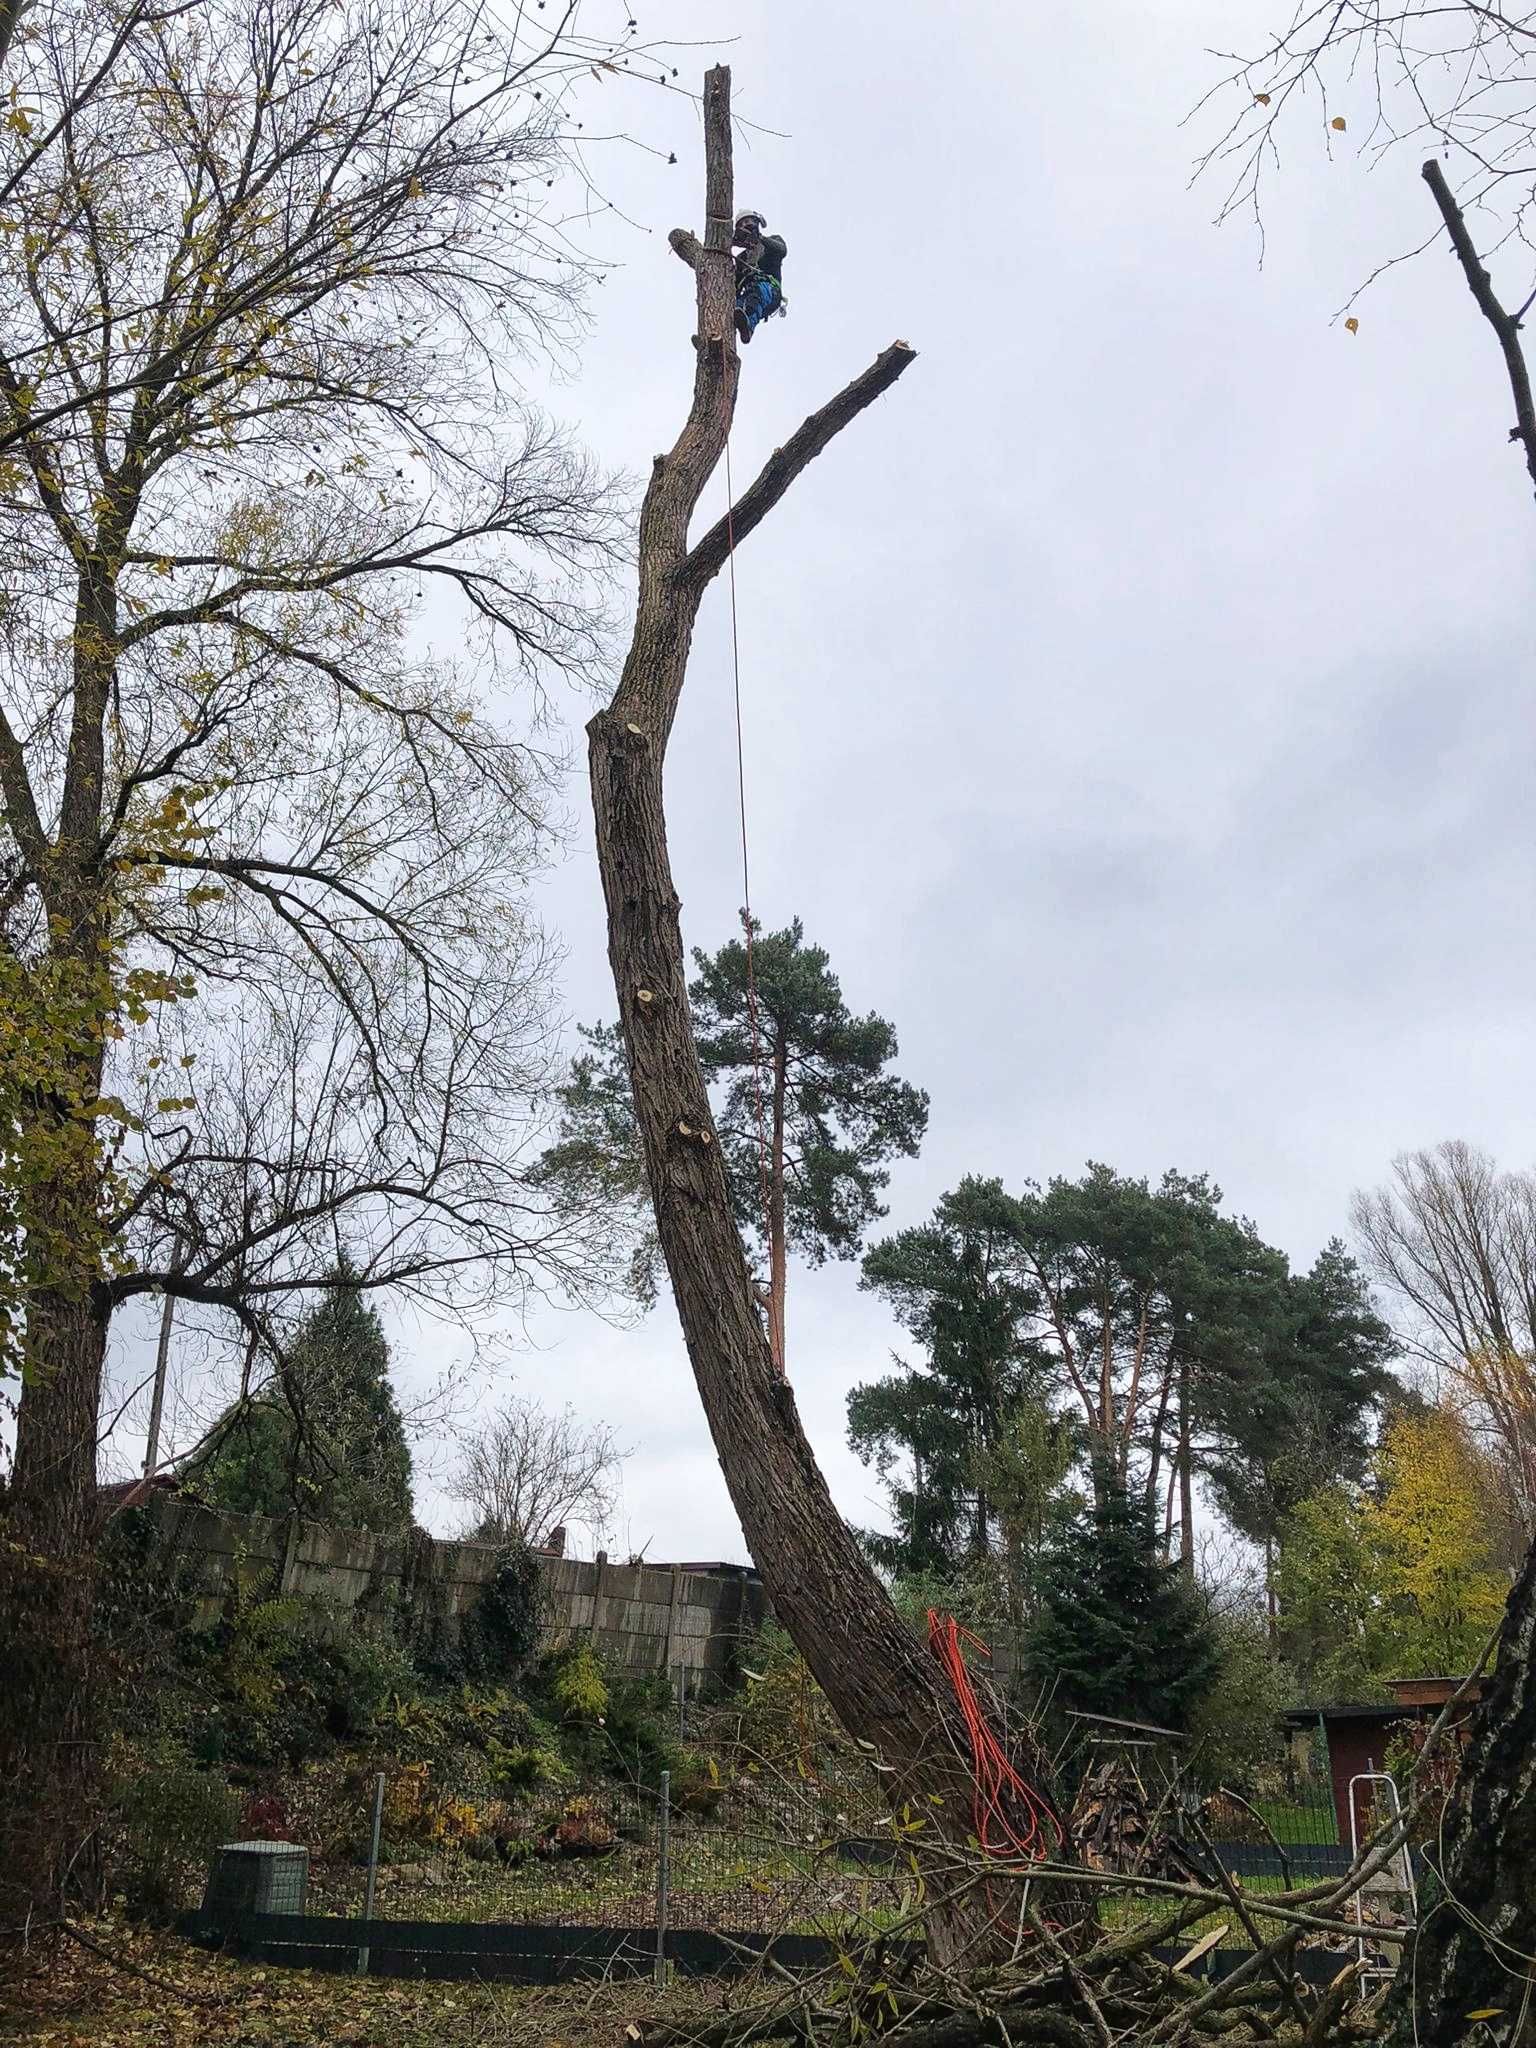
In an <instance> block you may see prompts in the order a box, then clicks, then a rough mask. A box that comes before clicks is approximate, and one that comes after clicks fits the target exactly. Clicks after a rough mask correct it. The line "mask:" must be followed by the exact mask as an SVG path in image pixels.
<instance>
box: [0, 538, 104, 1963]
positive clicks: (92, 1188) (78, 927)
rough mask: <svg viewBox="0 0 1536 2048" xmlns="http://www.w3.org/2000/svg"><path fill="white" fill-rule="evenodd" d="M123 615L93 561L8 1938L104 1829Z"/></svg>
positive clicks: (35, 1403) (28, 1309)
mask: <svg viewBox="0 0 1536 2048" xmlns="http://www.w3.org/2000/svg"><path fill="white" fill-rule="evenodd" d="M116 603H117V600H116V591H115V586H114V583H113V575H112V569H111V566H110V564H109V563H108V561H107V560H106V558H105V557H104V556H103V555H102V554H100V553H97V554H93V555H92V556H91V557H90V559H89V560H88V561H87V562H86V563H85V564H84V565H83V566H82V568H81V570H80V574H79V581H78V588H77V593H76V603H75V617H74V635H73V646H72V661H73V671H74V693H73V713H72V718H71V725H70V736H69V747H68V754H67V759H66V766H65V775H64V787H63V793H62V797H61V801H60V806H59V827H58V837H57V840H56V842H55V844H54V845H53V846H52V847H51V848H50V849H49V854H50V859H49V863H48V870H47V879H46V881H45V882H44V884H43V893H44V900H45V902H46V905H47V909H48V912H49V924H50V948H49V956H48V964H49V965H50V966H51V967H52V968H54V969H55V970H56V972H57V975H58V980H57V983H56V988H57V991H58V996H59V1000H58V1010H59V1016H58V1019H57V1032H58V1036H57V1041H56V1044H55V1045H54V1046H53V1048H52V1049H51V1052H52V1057H51V1059H50V1062H49V1069H48V1073H47V1076H46V1078H45V1079H44V1080H43V1081H41V1082H39V1083H38V1084H37V1085H36V1086H35V1087H34V1088H33V1089H32V1090H31V1092H30V1095H29V1097H28V1100H27V1108H26V1111H25V1113H24V1116H23V1119H22V1122H23V1129H22V1132H21V1139H22V1142H23V1144H24V1145H26V1146H27V1148H28V1150H29V1152H30V1153H31V1155H32V1156H33V1158H34V1159H35V1160H36V1161H37V1162H39V1169H38V1175H37V1180H36V1183H35V1184H34V1185H33V1186H31V1187H30V1188H28V1189H27V1190H26V1192H25V1195H24V1198H23V1199H22V1200H21V1202H20V1203H19V1204H18V1208H19V1212H20V1215H19V1220H20V1225H21V1233H22V1237H23V1240H24V1243H25V1246H26V1263H27V1267H28V1269H29V1275H30V1277H31V1286H30V1288H29V1291H28V1295H27V1299H26V1306H25V1314H26V1336H25V1359H26V1375H25V1379H24V1382H23V1385H22V1390H21V1398H20V1401H19V1402H18V1404H17V1411H16V1463H15V1472H14V1479H13V1484H12V1487H11V1492H10V1499H9V1501H8V1503H7V1513H6V1516H5V1520H4V1524H3V1527H0V1644H3V1646H4V1650H3V1662H4V1668H5V1673H6V1679H7V1691H6V1699H5V1710H4V1712H3V1713H0V1898H3V1901H4V1905H5V1907H7V1908H9V1909H10V1910H8V1911H5V1912H4V1913H0V1926H6V1925H10V1926H13V1927H14V1926H15V1925H17V1924H18V1923H19V1922H22V1921H24V1920H25V1919H26V1918H30V1917H34V1916H36V1915H38V1914H39V1913H42V1914H43V1915H45V1916H46V1915H48V1914H49V1913H50V1912H51V1911H52V1909H53V1907H54V1903H55V1901H56V1900H57V1898H58V1896H59V1893H60V1891H61V1889H62V1887H63V1885H64V1882H65V1880H66V1877H67V1873H68V1869H69V1867H70V1864H71V1861H72V1859H73V1857H74V1854H75V1852H76V1850H77V1848H78V1847H79V1845H80V1843H81V1841H82V1840H83V1835H84V1830H85V1828H86V1826H87V1824H88V1813H89V1808H90V1803H91V1802H90V1797H89V1794H90V1788H91V1785H92V1782H93V1779H94V1775H95V1771H96V1765H97V1753H96V1746H95V1735H96V1729H95V1726H94V1717H95V1710H96V1699H95V1688H94V1685H93V1682H92V1678H93V1674H92V1671H91V1648H92V1639H91V1623H92V1614H93V1608H94V1600H95V1588H96V1578H97V1558H96V1550H97V1538H98V1533H99V1531H98V1525H97V1500H96V1440H97V1432H98V1429H99V1427H100V1406H101V1383H102V1372H103V1368H104V1364H105V1359H106V1345H107V1327H108V1322H109V1318H110V1305H109V1300H108V1296H107V1291H106V1288H105V1286H104V1285H103V1283H102V1278H101V1270H102V1249H103V1222H102V1210H103V1196H104V1175H105V1168H104V1164H103V1161H102V1157H101V1152H100V1148H99V1146H98V1143H97V1119H96V1111H95V1108H94V1105H95V1104H96V1103H97V1102H98V1101H99V1099H100V1095H101V1087H102V1078H103V1074H104V1072H105V1045H106V1034H107V1028H108V1025H109V1022H110V1014H111V1007H112V995H111V982H110V975H109V969H108V966H107V961H106V954H107V951H108V948H109V944H110V936H111V925H110V911H109V909H108V907H107V889H106V884H105V878H104V876H103V873H102V868H101V849H100V832H101V801H102V794H101V793H102V773H103V763H104V759H105V740H104V722H105V713H106V706H107V704H108V702H109V700H110V695H111V690H112V686H113V682H114V678H115V663H116V658H117V652H118V642H117V624H116Z"/></svg>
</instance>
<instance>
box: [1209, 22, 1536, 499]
mask: <svg viewBox="0 0 1536 2048" xmlns="http://www.w3.org/2000/svg"><path fill="white" fill-rule="evenodd" d="M1230 61H1231V63H1232V64H1233V67H1234V68H1233V69H1231V70H1230V71H1229V72H1228V73H1227V75H1226V77H1225V78H1224V79H1223V80H1222V81H1221V82H1220V83H1219V84H1218V85H1217V86H1215V87H1214V88H1213V89H1212V91H1211V92H1210V93H1209V94H1208V95H1207V96H1206V98H1205V99H1204V100H1203V101H1202V102H1201V108H1200V110H1199V111H1202V112H1203V111H1204V110H1205V109H1206V108H1207V107H1210V106H1212V105H1221V106H1223V107H1229V106H1232V105H1233V103H1234V102H1235V103H1236V110H1235V112H1233V113H1232V114H1231V116H1230V118H1229V120H1228V124H1227V127H1226V129H1225V130H1224V132H1223V133H1222V134H1221V135H1220V136H1219V137H1218V138H1217V139H1216V141H1215V142H1214V143H1212V144H1211V145H1210V146H1209V147H1208V148H1207V149H1206V150H1205V151H1204V152H1203V154H1202V155H1201V157H1200V159H1199V168H1200V169H1201V170H1202V171H1207V172H1212V173H1214V174H1215V175H1217V176H1225V177H1226V179H1227V184H1226V189H1225V192H1224V194H1223V198H1222V204H1221V208H1220V213H1219V215H1218V218H1220V219H1223V220H1225V219H1228V218H1231V217H1233V216H1237V215H1243V214H1247V215H1249V216H1251V218H1252V219H1253V220H1254V221H1255V222H1256V223H1258V224H1259V226H1260V229H1261V232H1262V225H1263V221H1262V211H1261V201H1262V197H1263V192H1264V189H1265V185H1266V181H1267V180H1268V179H1269V178H1270V177H1271V176H1272V175H1273V173H1274V172H1275V170H1276V169H1277V168H1278V165H1279V162H1280V148H1279V143H1280V134H1281V129H1282V124H1283V123H1284V122H1285V121H1286V120H1287V118H1290V119H1291V120H1295V119H1298V118H1300V117H1301V116H1302V115H1303V114H1310V116H1311V117H1312V118H1313V119H1314V120H1315V122H1316V124H1317V128H1316V132H1317V133H1318V135H1319V136H1320V137H1321V139H1322V141H1323V143H1324V145H1325V146H1326V147H1327V148H1328V149H1329V151H1330V153H1331V152H1333V151H1334V150H1335V149H1348V148H1352V147H1355V146H1358V147H1359V149H1360V151H1361V153H1362V154H1363V155H1364V156H1366V157H1367V158H1368V160H1369V161H1370V163H1371V164H1372V166H1373V167H1374V166H1375V165H1377V164H1378V163H1379V162H1380V161H1381V159H1382V158H1383V157H1385V156H1386V155H1388V154H1389V153H1390V152H1392V151H1394V150H1395V149H1397V148H1398V147H1399V146H1402V145H1407V146H1411V147H1413V148H1415V149H1420V150H1423V149H1428V150H1429V151H1431V152H1432V154H1431V155H1430V156H1429V157H1428V159H1427V160H1426V161H1424V163H1423V164H1422V168H1421V175H1422V176H1423V179H1424V182H1425V183H1426V184H1427V185H1428V187H1429V191H1430V196H1431V198H1432V200H1433V202H1434V205H1435V208H1436V210H1437V212H1438V214H1439V216H1440V226H1439V227H1436V228H1434V229H1432V230H1431V231H1430V232H1429V233H1428V234H1426V235H1424V236H1423V237H1422V238H1421V239H1420V240H1419V241H1418V242H1417V244H1416V246H1413V247H1411V248H1409V249H1407V250H1405V251H1404V252H1403V254H1402V255H1399V256H1396V257H1393V258H1391V259H1389V260H1388V261H1387V262H1385V263H1383V264H1382V265H1381V266H1380V267H1379V268H1378V269H1377V270H1376V271H1375V272H1373V273H1372V276H1371V277H1370V278H1368V279H1367V280H1366V282H1365V284H1364V285H1362V286H1361V287H1360V290H1359V291H1357V292H1356V293H1355V294H1354V295H1353V296H1352V297H1351V299H1350V301H1349V303H1348V305H1347V306H1346V307H1345V308H1344V309H1342V311H1343V313H1345V314H1347V315H1348V324H1349V325H1351V326H1354V325H1355V324H1356V319H1355V315H1354V313H1353V311H1352V308H1353V307H1354V305H1355V304H1356V303H1357V301H1358V300H1359V297H1360V295H1361V292H1363V291H1364V290H1366V289H1367V288H1368V286H1369V285H1371V284H1374V283H1375V281H1376V279H1377V278H1379V277H1380V276H1381V275H1382V273H1383V271H1386V270H1390V269H1391V268H1393V266H1394V265H1395V264H1396V263H1399V262H1401V261H1403V260H1404V257H1405V256H1416V255H1419V254H1421V253H1422V252H1423V251H1424V250H1425V249H1428V248H1430V247H1432V246H1433V245H1435V244H1436V243H1437V242H1438V241H1439V239H1440V235H1441V231H1442V229H1443V231H1444V234H1445V236H1446V239H1447V241H1448V242H1449V244H1450V251H1451V254H1452V255H1453V256H1454V257H1455V260H1456V262H1457V264H1458V265H1459V267H1460V269H1461V272H1462V276H1463V278H1464V280H1465V283H1466V285H1467V288H1468V290H1469V292H1470V293H1471V296H1472V300H1473V303H1474V304H1475V305H1476V307H1477V309H1478V311H1479V312H1480V313H1481V314H1482V316H1483V318H1484V319H1485V320H1486V321H1487V323H1488V325H1489V327H1490V328H1491V329H1492V331H1493V336H1494V339H1495V341H1496V342H1497V344H1498V347H1499V352H1500V356H1501V358H1502V361H1503V366H1504V372H1505V377H1506V380H1507V382H1508V385H1509V392H1510V397H1511V400H1512V402H1513V406H1514V413H1515V419H1514V424H1513V425H1512V426H1511V428H1510V429H1509V439H1510V442H1511V443H1512V444H1513V445H1514V446H1516V447H1518V448H1519V450H1520V452H1521V454H1522V455H1523V457H1524V459H1525V466H1526V469H1527V471H1528V473H1529V475H1530V477H1531V480H1532V482H1533V483H1536V402H1533V398H1532V393H1531V381H1530V372H1529V368H1528V366H1527V363H1526V360H1525V347H1524V341H1523V339H1522V334H1523V329H1522V319H1523V316H1524V315H1525V313H1526V312H1528V311H1529V309H1530V306H1531V303H1532V300H1533V299H1536V278H1533V275H1532V265H1531V247H1532V229H1533V227H1536V169H1533V155H1532V151H1533V146H1536V112H1533V108H1536V98H1533V88H1536V10H1533V9H1532V8H1530V7H1525V6H1514V7H1511V6H1506V5H1503V4H1500V0H1491V4H1485V0H1324V4H1321V5H1318V6H1312V5H1309V4H1303V5H1302V6H1300V7H1298V8H1297V9H1296V11H1295V12H1294V13H1293V14H1292V15H1291V17H1290V19H1289V21H1288V22H1287V23H1286V25H1285V27H1284V28H1282V29H1281V30H1279V31H1278V32H1277V33H1276V34H1274V35H1273V36H1271V37H1269V38H1268V40H1267V41H1266V42H1265V43H1264V44H1263V45H1262V46H1261V47H1259V48H1257V49H1255V50H1253V51H1252V52H1250V53H1248V54H1244V55H1239V56H1234V57H1231V58H1230ZM1352 133H1354V134H1358V135H1359V136H1360V137H1361V138H1362V140H1361V141H1360V142H1359V144H1358V145H1355V144H1354V143H1352V142H1350V141H1346V140H1345V139H1344V138H1345V137H1346V136H1349V135H1351V134H1352ZM1445 165H1449V167H1450V176H1449V177H1447V175H1446V170H1445V168H1444V166H1445ZM1480 242H1481V245H1482V246H1481V248H1480V246H1479V244H1480ZM1495 255H1496V256H1498V257H1500V258H1501V259H1502V263H1503V267H1504V269H1505V271H1506V274H1508V275H1511V276H1512V277H1513V279H1514V283H1513V286H1512V288H1511V289H1510V290H1509V291H1508V293H1507V295H1506V298H1501V297H1500V296H1499V293H1498V292H1497V291H1496V289H1495V286H1494V282H1493V278H1492V276H1491V274H1490V272H1489V270H1488V268H1487V267H1486V265H1487V263H1488V261H1489V260H1491V259H1492V257H1493V256H1495Z"/></svg>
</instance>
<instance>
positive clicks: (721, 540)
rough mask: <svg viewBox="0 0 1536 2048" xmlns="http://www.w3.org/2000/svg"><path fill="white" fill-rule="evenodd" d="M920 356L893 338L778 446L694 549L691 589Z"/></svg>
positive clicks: (682, 573)
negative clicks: (858, 374) (727, 513)
mask: <svg viewBox="0 0 1536 2048" xmlns="http://www.w3.org/2000/svg"><path fill="white" fill-rule="evenodd" d="M916 356H917V351H916V350H915V349H912V348H908V346H907V344H906V343H905V342H904V341H893V342H892V343H891V345H890V347H889V348H887V349H882V350H881V352H880V354H879V355H878V356H876V357H875V360H874V361H873V362H872V363H871V364H870V366H869V368H868V369H867V370H866V371H865V372H864V374H863V376H862V377H855V378H854V380H853V382H852V383H851V384H850V385H848V386H847V387H846V389H844V390H842V391H839V393H838V394H837V396H836V398H833V399H829V400H828V402H827V403H826V404H825V405H824V406H822V408H821V410H820V411H819V412H813V413H812V414H811V416H810V418H809V419H808V420H806V421H805V422H804V424H803V425H801V426H799V427H797V428H796V430H795V431H794V433H793V434H791V435H790V437H789V439H788V440H787V441H786V442H785V443H784V446H783V447H782V448H775V449H774V451H773V453H772V455H770V456H769V458H768V460H767V461H766V462H765V463H764V464H763V467H762V470H761V472H760V474H759V475H758V477H757V479H756V481H755V482H754V483H753V484H751V485H750V486H749V488H748V489H747V490H745V491H743V492H742V494H741V496H740V497H739V498H738V499H737V501H736V503H735V504H734V505H733V506H732V507H731V513H730V517H729V519H718V520H716V522H715V524H714V525H713V526H712V527H711V528H710V529H709V531H708V533H706V534H705V536H704V538H703V539H702V540H701V541H700V542H699V543H698V544H697V546H696V547H694V548H693V550H692V551H691V552H690V554H689V555H688V557H687V559H686V560H685V561H684V563H683V565H682V567H681V569H679V571H678V575H679V578H680V579H681V580H682V581H683V582H684V583H686V584H688V585H689V586H690V587H691V586H694V585H697V586H698V587H699V588H700V589H702V588H703V586H704V585H705V584H706V583H707V582H708V581H709V579H710V577H711V576H713V575H715V574H716V572H717V571H718V570H720V569H721V568H723V567H724V565H725V560H726V557H727V555H728V554H729V553H730V549H731V540H732V536H733V535H734V538H735V542H736V545H737V546H738V547H740V545H741V543H742V542H743V541H744V540H745V539H746V537H747V535H748V534H749V533H751V532H752V530H753V528H754V527H756V526H758V525H760V524H761V523H762V521H763V520H764V519H765V518H766V517H767V516H768V514H769V513H770V512H771V511H772V510H773V508H774V506H775V505H777V503H778V502H779V500H780V498H782V497H783V495H784V493H785V492H786V491H787V490H788V489H789V487H790V485H791V484H792V483H793V482H794V480H795V478H796V477H797V476H798V475H799V474H800V472H801V470H802V469H804V468H805V466H806V464H807V463H808V462H812V461H814V459H815V458H816V457H817V456H818V455H819V454H820V453H821V451H822V449H823V448H825V447H826V445H827V443H828V442H829V441H830V440H831V439H832V437H833V435H834V434H839V433H841V432H842V430H843V428H844V427H846V426H847V424H848V422H849V421H850V420H851V419H853V418H854V417H855V416H856V415H857V414H858V413H861V412H862V411H863V410H864V408H865V406H866V405H872V404H873V403H874V401H875V400H876V399H877V398H878V397H879V396H880V394H881V392H883V391H888V390H889V389H890V387H891V386H892V385H893V384H894V383H895V382H896V379H897V378H898V377H899V376H900V375H901V373H902V371H903V370H904V369H906V367H907V365H908V364H909V363H911V362H913V361H915V359H916Z"/></svg>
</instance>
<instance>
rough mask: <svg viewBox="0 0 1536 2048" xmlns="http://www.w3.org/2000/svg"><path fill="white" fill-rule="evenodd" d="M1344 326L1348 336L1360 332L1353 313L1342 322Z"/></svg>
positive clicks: (1358, 323)
mask: <svg viewBox="0 0 1536 2048" xmlns="http://www.w3.org/2000/svg"><path fill="white" fill-rule="evenodd" d="M1344 326H1345V329H1346V331H1347V332H1348V333H1350V334H1358V333H1359V332H1360V322H1359V321H1358V320H1357V319H1356V318H1355V316H1354V314H1353V313H1351V314H1350V316H1349V318H1348V319H1347V320H1346V321H1345V322H1344Z"/></svg>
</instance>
